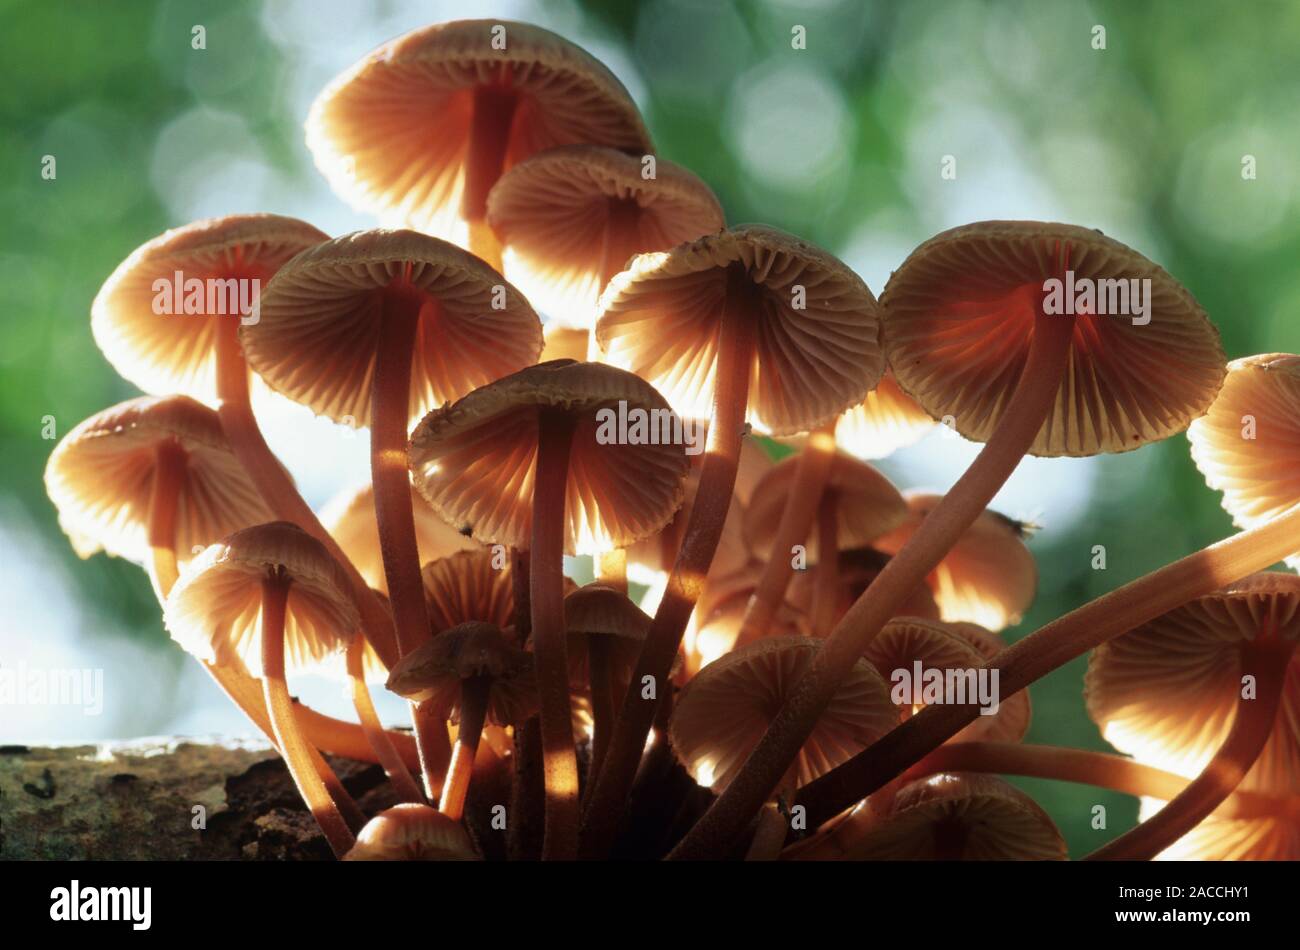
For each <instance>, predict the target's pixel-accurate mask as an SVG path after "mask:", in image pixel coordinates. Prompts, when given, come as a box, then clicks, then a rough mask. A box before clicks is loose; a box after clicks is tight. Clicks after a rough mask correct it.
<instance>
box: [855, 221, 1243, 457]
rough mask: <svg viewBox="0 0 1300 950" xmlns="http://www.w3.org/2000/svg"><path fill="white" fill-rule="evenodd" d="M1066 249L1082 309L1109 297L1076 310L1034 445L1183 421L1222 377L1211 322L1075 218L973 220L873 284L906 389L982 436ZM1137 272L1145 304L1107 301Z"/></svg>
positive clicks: (1099, 446)
mask: <svg viewBox="0 0 1300 950" xmlns="http://www.w3.org/2000/svg"><path fill="white" fill-rule="evenodd" d="M1067 253H1068V268H1069V270H1071V271H1072V272H1073V274H1074V281H1075V288H1076V292H1077V291H1078V288H1079V287H1080V286H1086V287H1095V288H1097V291H1096V297H1097V298H1098V299H1097V300H1095V301H1094V303H1093V305H1092V309H1091V310H1090V312H1092V313H1096V312H1097V311H1098V310H1099V309H1101V307H1100V305H1099V299H1100V298H1101V297H1105V298H1106V300H1107V303H1106V309H1107V313H1108V314H1109V315H1105V316H1095V317H1088V316H1080V317H1078V318H1077V322H1076V324H1075V327H1074V339H1073V345H1072V348H1071V353H1070V356H1069V361H1068V364H1067V366H1066V369H1065V373H1064V375H1063V377H1062V380H1061V385H1060V389H1059V391H1058V392H1057V397H1056V405H1055V407H1054V408H1053V409H1052V411H1051V412H1049V414H1048V416H1047V419H1046V421H1045V422H1044V423H1043V427H1042V429H1040V430H1039V433H1038V436H1037V437H1036V438H1035V440H1034V443H1033V446H1032V447H1031V448H1030V453H1031V454H1033V455H1046V456H1057V455H1070V456H1086V455H1096V454H1098V453H1100V452H1123V451H1127V450H1129V449H1136V448H1138V447H1139V446H1142V445H1145V444H1146V443H1148V442H1153V441H1156V440H1157V439H1163V438H1165V437H1167V436H1170V435H1172V434H1174V433H1175V432H1180V431H1182V430H1183V429H1184V428H1186V427H1187V424H1188V423H1189V422H1190V421H1191V420H1192V419H1195V418H1196V417H1197V416H1199V415H1201V413H1203V412H1204V411H1205V410H1206V409H1207V408H1208V407H1209V405H1210V403H1211V402H1212V401H1213V399H1214V395H1215V393H1217V392H1218V391H1219V386H1220V384H1221V383H1222V381H1223V373H1224V363H1225V357H1224V354H1223V347H1222V345H1221V343H1220V342H1219V333H1218V331H1217V330H1216V329H1215V328H1214V326H1213V325H1212V324H1211V323H1210V322H1209V320H1208V319H1207V318H1206V316H1205V313H1204V311H1202V310H1201V308H1200V306H1199V305H1198V304H1197V303H1196V300H1195V299H1194V298H1193V297H1192V295H1191V294H1190V293H1189V292H1188V291H1187V290H1186V288H1184V287H1183V286H1182V285H1181V284H1180V283H1178V281H1176V280H1174V278H1172V277H1171V276H1169V274H1168V273H1166V272H1165V270H1164V269H1163V268H1161V267H1159V266H1157V265H1156V264H1153V263H1152V262H1151V261H1149V260H1147V259H1146V258H1145V257H1143V256H1142V255H1141V254H1138V253H1137V252H1136V251H1134V250H1132V249H1131V248H1128V247H1125V246H1124V245H1123V244H1120V243H1119V242H1118V241H1115V240H1112V239H1111V238H1108V237H1106V236H1105V235H1103V234H1102V233H1101V232H1100V231H1094V230H1090V229H1088V228H1081V227H1076V226H1074V225H1069V224H1048V223H1043V222H1039V221H981V222H977V223H975V224H967V225H963V226H962V227H959V228H953V229H952V230H950V231H945V232H943V233H942V234H939V235H936V236H935V237H933V238H931V239H930V240H928V241H926V242H925V243H924V244H922V245H921V246H920V247H918V248H917V249H916V250H915V251H913V252H912V253H911V254H910V255H909V256H908V258H907V260H906V261H904V262H903V264H902V266H901V267H899V269H898V270H896V271H895V272H894V274H893V276H891V277H890V279H889V284H888V285H887V286H886V287H885V292H884V293H883V294H882V295H881V303H882V305H883V307H884V319H883V336H884V344H885V348H886V351H887V352H888V354H889V365H890V366H891V367H893V370H894V373H895V375H896V376H897V377H898V382H899V385H900V386H901V387H902V388H903V391H904V392H906V393H907V394H908V395H909V396H911V397H912V398H913V399H915V400H916V401H917V402H918V403H920V404H921V406H923V407H924V408H925V409H926V411H927V412H929V413H930V415H931V416H933V417H934V418H936V419H942V418H943V417H945V416H951V417H952V420H953V425H954V426H955V428H956V429H957V431H958V432H960V433H961V434H962V435H964V436H966V437H967V438H968V439H973V440H975V441H977V442H985V441H987V440H988V438H989V436H990V435H992V434H993V431H994V429H996V428H997V424H998V422H999V420H1000V419H1001V417H1002V411H1003V409H1004V407H1005V406H1006V403H1007V400H1008V399H1009V398H1010V395H1011V393H1012V391H1013V390H1014V389H1015V386H1016V382H1017V381H1018V379H1019V378H1020V371H1021V368H1022V367H1023V366H1024V364H1025V360H1026V359H1027V358H1028V354H1029V346H1030V341H1031V340H1032V338H1033V325H1034V319H1035V317H1036V315H1037V314H1038V311H1039V300H1040V297H1041V295H1042V293H1043V289H1044V287H1043V285H1044V282H1045V281H1047V280H1050V279H1054V278H1055V279H1060V278H1062V276H1063V275H1062V262H1063V261H1066V260H1067V257H1066V255H1067ZM1085 279H1086V280H1087V281H1088V282H1089V283H1087V284H1082V285H1081V284H1080V281H1082V280H1085ZM1132 280H1139V281H1145V280H1150V281H1151V283H1150V285H1149V287H1150V294H1149V295H1146V294H1145V292H1143V297H1142V300H1143V302H1145V303H1147V304H1148V305H1149V311H1148V313H1147V316H1146V317H1144V316H1141V315H1136V316H1135V315H1131V314H1130V313H1127V312H1126V313H1122V314H1119V315H1115V311H1116V310H1118V309H1123V307H1122V303H1123V302H1122V300H1119V299H1118V294H1119V293H1120V292H1121V291H1120V288H1121V287H1122V288H1123V290H1124V291H1127V289H1128V288H1129V287H1130V286H1131V285H1130V284H1128V283H1127V282H1128V281H1132ZM1101 281H1123V282H1124V283H1123V284H1122V285H1121V284H1118V283H1115V284H1102V283H1100V282H1101ZM1137 286H1138V288H1139V289H1141V288H1142V287H1144V286H1148V285H1144V284H1138V285H1137ZM1111 287H1114V288H1115V297H1116V299H1115V300H1114V304H1115V305H1114V306H1112V302H1111V297H1112V295H1111V293H1110V291H1109V288H1111ZM1076 299H1077V298H1076ZM1129 309H1130V310H1134V311H1135V308H1133V307H1132V300H1131V299H1130V300H1129ZM1135 312H1136V311H1135ZM1147 317H1149V320H1147ZM1135 319H1137V320H1138V321H1139V323H1138V324H1134V322H1133V321H1134V320H1135ZM1144 320H1147V322H1141V321H1144Z"/></svg>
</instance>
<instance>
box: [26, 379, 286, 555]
mask: <svg viewBox="0 0 1300 950" xmlns="http://www.w3.org/2000/svg"><path fill="white" fill-rule="evenodd" d="M162 445H176V446H178V447H179V448H180V449H181V450H182V451H183V452H184V453H185V458H186V478H185V479H184V480H183V481H182V483H181V485H180V491H179V497H178V500H177V509H176V557H177V560H178V562H180V563H186V562H188V561H189V560H190V558H191V557H193V555H194V551H195V549H196V548H202V547H206V546H207V545H209V544H211V543H212V542H213V541H215V540H217V539H218V538H222V537H224V536H225V535H227V534H230V533H231V532H232V531H235V530H237V529H239V528H244V527H247V526H249V525H252V524H258V523H261V522H264V521H269V520H270V519H271V517H272V515H271V511H270V509H268V508H267V506H266V503H265V502H264V501H263V500H262V496H261V495H260V494H258V492H257V489H256V488H255V487H254V486H253V483H252V481H251V480H250V479H249V477H248V475H247V474H246V473H245V471H244V469H243V468H242V467H241V466H240V464H239V462H238V461H237V460H236V459H235V456H234V454H233V453H232V452H231V450H230V445H229V443H228V442H227V441H226V436H225V433H224V432H223V431H222V428H221V421H220V420H219V419H218V418H217V414H216V412H214V411H213V410H211V409H209V408H208V407H207V406H204V405H202V404H201V403H198V402H196V401H195V400H193V399H191V398H189V397H188V396H142V397H139V398H137V399H128V400H127V401H126V402H122V403H118V404H117V405H116V406H111V407H110V408H108V409H105V410H103V411H102V412H98V413H96V414H95V415H93V416H91V417H90V418H89V419H86V420H85V421H83V422H82V423H80V424H79V425H78V426H77V427H76V428H74V429H73V430H72V431H71V432H69V433H68V434H67V435H65V436H64V437H63V438H62V440H60V442H59V444H58V445H57V446H55V449H54V451H53V452H52V453H51V454H50V459H49V462H48V463H47V464H46V466H45V490H46V493H47V494H48V495H49V496H50V500H51V501H53V502H54V505H55V507H56V508H58V511H59V525H60V527H62V528H63V530H64V532H65V533H66V534H67V535H68V537H69V539H70V540H71V541H72V546H73V549H74V550H75V551H76V552H77V554H78V555H80V556H81V557H83V558H84V557H90V556H91V555H92V554H95V553H96V552H97V551H100V550H103V551H106V552H107V553H109V554H111V555H113V556H114V557H122V558H126V559H127V560H130V561H134V562H136V563H146V562H147V561H148V559H149V552H150V547H149V536H148V531H149V525H148V516H149V503H150V491H151V488H152V485H153V479H154V470H155V467H156V465H157V452H158V449H159V446H162Z"/></svg>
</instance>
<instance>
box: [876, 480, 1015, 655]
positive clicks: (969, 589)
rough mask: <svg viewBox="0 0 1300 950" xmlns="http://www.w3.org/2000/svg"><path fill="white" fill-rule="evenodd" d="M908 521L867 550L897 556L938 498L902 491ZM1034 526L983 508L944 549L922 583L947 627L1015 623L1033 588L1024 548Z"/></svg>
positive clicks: (997, 626)
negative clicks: (929, 592)
mask: <svg viewBox="0 0 1300 950" xmlns="http://www.w3.org/2000/svg"><path fill="white" fill-rule="evenodd" d="M904 497H905V498H906V499H907V509H908V513H907V517H906V519H905V520H904V521H903V523H902V524H900V525H899V526H898V527H896V528H895V529H894V530H893V531H890V532H889V533H888V534H885V535H883V536H882V537H879V538H876V539H875V541H873V542H872V547H874V548H876V549H877V550H880V551H883V552H884V553H886V554H888V555H891V556H893V555H896V554H898V552H899V551H901V550H902V549H903V545H905V544H906V543H907V542H908V540H909V539H910V538H911V537H912V535H913V534H915V533H916V531H917V529H918V528H919V527H920V526H921V523H922V522H923V521H924V520H925V518H926V517H927V516H928V515H929V514H930V512H931V511H933V510H934V509H935V508H937V507H938V506H939V503H940V502H941V501H942V500H943V496H942V495H935V494H932V493H929V492H914V491H909V492H906V493H905V495H904ZM1033 529H1034V526H1033V525H1030V524H1026V523H1025V522H1022V521H1015V520H1013V519H1011V518H1008V517H1007V516H1006V515H1002V514H999V513H998V512H996V511H993V510H992V509H985V510H984V511H983V512H982V513H981V514H980V515H979V516H977V517H976V518H975V520H974V521H973V522H972V523H971V525H970V527H968V528H967V529H966V530H965V531H964V532H962V535H961V537H960V538H959V539H958V540H957V543H956V544H954V545H953V546H952V547H951V548H949V550H948V553H947V554H945V555H944V556H943V558H942V560H940V561H939V563H938V564H936V565H935V567H934V570H932V571H930V573H929V574H927V575H926V578H925V582H926V584H927V585H928V586H929V588H930V590H931V592H933V594H934V599H935V602H936V603H938V605H939V611H940V616H941V617H942V619H943V620H944V621H946V622H950V623H958V622H964V623H974V624H979V625H980V626H982V627H985V628H987V629H989V630H994V631H996V630H1001V629H1002V628H1004V627H1006V626H1008V625H1010V624H1017V623H1019V622H1020V617H1021V615H1022V614H1023V613H1024V612H1025V611H1026V610H1027V609H1029V605H1030V604H1031V603H1032V602H1033V600H1034V594H1035V593H1036V592H1037V590H1038V564H1037V563H1036V562H1035V561H1034V556H1033V554H1031V553H1030V551H1029V548H1028V547H1026V546H1025V539H1026V538H1027V537H1028V536H1029V533H1030V532H1031V531H1032V530H1033Z"/></svg>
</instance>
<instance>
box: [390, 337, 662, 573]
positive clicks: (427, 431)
mask: <svg viewBox="0 0 1300 950" xmlns="http://www.w3.org/2000/svg"><path fill="white" fill-rule="evenodd" d="M620 405H622V406H625V407H626V410H627V412H628V414H629V418H630V414H631V413H632V412H633V411H634V410H635V411H637V412H639V413H644V414H645V417H646V418H648V419H651V420H659V421H662V422H665V423H666V428H667V429H669V430H671V429H672V428H673V427H674V426H673V423H674V421H675V417H674V416H673V414H672V410H670V409H669V408H668V404H667V403H666V402H664V400H663V397H662V396H660V395H659V394H658V393H657V392H655V390H654V389H653V388H651V387H650V385H649V384H647V383H646V382H645V381H644V380H641V379H638V378H637V377H636V376H633V375H632V374H631V373H626V372H623V371H622V370H619V369H615V368H614V367H612V366H604V365H602V364H599V363H575V362H570V361H567V360H555V361H552V362H550V363H542V364H540V365H537V366H531V367H529V368H528V369H525V370H521V371H520V372H518V373H515V374H513V375H511V376H507V377H506V378H504V379H501V380H498V381H496V382H494V383H491V384H489V385H486V386H483V387H481V388H479V389H476V390H475V391H474V392H472V393H470V394H469V395H468V396H466V397H465V398H463V399H461V400H459V401H458V402H456V403H453V404H452V405H450V406H447V407H445V408H443V409H438V410H435V411H433V412H431V413H429V415H427V416H426V417H425V418H424V419H423V420H422V421H421V422H420V424H419V425H418V426H417V427H416V428H415V431H414V432H413V433H412V436H411V444H410V449H409V455H410V459H411V467H412V469H413V471H414V473H415V485H416V487H417V488H418V489H419V490H420V491H421V492H422V493H423V494H424V497H425V498H427V499H428V500H429V503H430V504H432V505H433V507H434V508H435V509H436V510H437V511H439V512H441V514H442V516H443V517H444V518H445V519H447V520H448V521H450V522H451V523H452V524H457V525H461V526H463V527H464V529H466V530H468V531H470V532H471V533H472V534H473V536H474V537H476V538H478V539H480V540H483V541H488V542H493V543H499V544H506V545H510V546H512V547H527V546H528V545H529V542H530V532H531V528H532V516H533V513H532V506H533V477H534V473H535V470H536V462H537V432H538V417H539V413H540V412H541V411H542V410H544V409H553V410H561V411H563V412H566V413H568V414H569V415H570V416H571V417H572V419H573V421H574V434H573V443H572V448H571V450H570V459H569V467H568V485H567V489H566V493H565V494H566V501H565V516H566V530H565V551H566V552H567V553H570V554H575V553H576V554H589V553H596V552H599V551H608V550H611V549H613V548H619V547H625V546H626V545H628V544H631V543H633V542H635V541H637V540H639V539H641V538H644V537H648V536H649V535H651V534H653V533H655V532H656V531H658V530H659V529H660V528H662V527H663V526H664V525H665V524H666V523H667V522H668V520H669V519H670V518H672V516H673V513H674V512H675V511H676V510H677V509H678V507H680V505H681V503H682V492H683V479H684V478H685V476H686V467H687V456H686V454H685V452H684V451H683V448H682V446H680V445H674V444H671V440H669V444H664V443H663V442H662V441H660V440H659V439H655V442H656V443H657V444H648V442H647V443H641V442H634V441H633V440H631V439H630V438H629V439H623V440H620V439H617V438H616V439H615V440H614V441H610V442H608V443H606V444H602V441H601V440H602V439H604V438H605V436H606V435H608V434H609V433H608V432H606V422H608V421H609V420H610V419H611V418H613V417H615V416H617V415H618V414H619V411H620V410H619V407H620ZM607 413H608V414H610V415H607ZM610 428H616V426H613V427H610ZM649 429H650V430H652V431H653V432H655V433H660V432H661V431H663V428H662V427H661V426H660V425H659V422H657V421H652V423H651V425H650V426H649ZM615 435H617V433H615Z"/></svg>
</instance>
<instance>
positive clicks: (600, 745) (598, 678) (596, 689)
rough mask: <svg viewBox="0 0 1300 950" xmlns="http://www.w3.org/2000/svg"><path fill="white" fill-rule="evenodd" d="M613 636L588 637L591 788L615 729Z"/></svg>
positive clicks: (588, 769) (589, 783)
mask: <svg viewBox="0 0 1300 950" xmlns="http://www.w3.org/2000/svg"><path fill="white" fill-rule="evenodd" d="M611 640H612V638H611V637H608V636H602V635H600V634H591V635H590V636H588V637H587V672H588V680H589V685H590V686H591V718H592V735H591V764H590V765H589V766H588V768H587V776H588V789H590V787H591V778H590V777H591V776H593V775H599V774H600V766H601V763H602V762H604V760H605V753H606V751H607V750H608V749H609V733H610V730H611V729H613V728H614V715H615V706H614V703H615V702H616V697H615V694H614V690H615V686H614V670H613V657H612V656H610V648H611V647H612V646H613V644H612V643H611Z"/></svg>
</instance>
